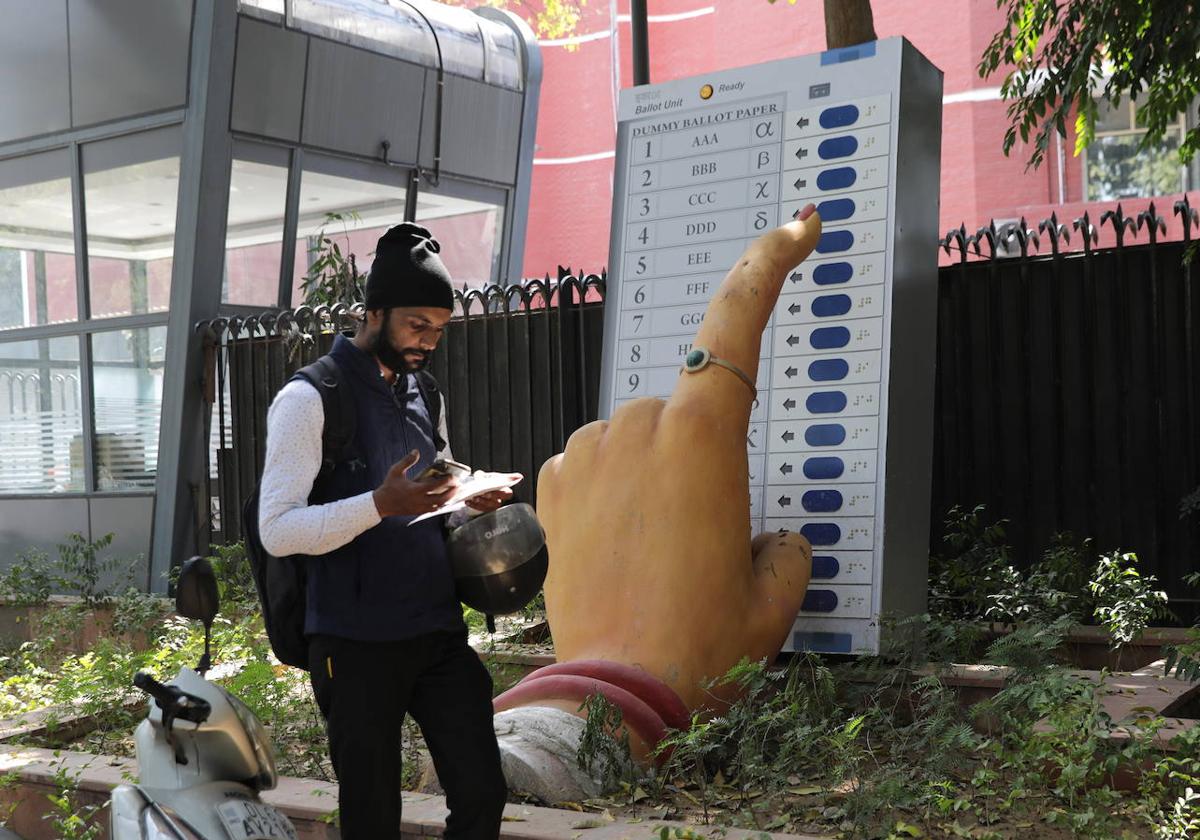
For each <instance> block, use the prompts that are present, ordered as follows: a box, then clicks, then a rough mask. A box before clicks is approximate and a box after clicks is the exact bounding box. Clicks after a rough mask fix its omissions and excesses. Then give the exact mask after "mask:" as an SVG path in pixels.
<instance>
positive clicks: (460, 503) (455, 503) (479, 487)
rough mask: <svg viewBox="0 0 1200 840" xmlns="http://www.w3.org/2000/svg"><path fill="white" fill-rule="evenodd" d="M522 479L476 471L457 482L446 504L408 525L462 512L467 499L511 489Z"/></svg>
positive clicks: (515, 474)
mask: <svg viewBox="0 0 1200 840" xmlns="http://www.w3.org/2000/svg"><path fill="white" fill-rule="evenodd" d="M524 477H525V476H523V475H521V473H495V472H484V471H483V470H476V471H475V472H473V473H471V475H470V476H468V477H467V478H464V479H460V480H459V482H458V487H457V488H455V490H454V493H452V494H451V496H450V498H449V499H447V500H446V504H444V505H442V506H441V507H440V508H437V509H436V510H431V511H429V513H423V514H421V515H420V516H415V517H413V519H412V520H411V521H410V522H409V523H408V524H409V525H413V524H415V523H417V522H423V521H425V520H426V519H429V518H430V517H434V516H442V515H444V514H447V513H454V512H455V511H456V510H462V509H463V508H465V507H466V506H467V501H468V500H469V499H473V498H475V497H476V496H481V495H483V494H484V493H492V492H494V491H496V490H503V489H505V488H507V487H512V486H513V485H515V484H518V483H520V481H521V479H523V478H524Z"/></svg>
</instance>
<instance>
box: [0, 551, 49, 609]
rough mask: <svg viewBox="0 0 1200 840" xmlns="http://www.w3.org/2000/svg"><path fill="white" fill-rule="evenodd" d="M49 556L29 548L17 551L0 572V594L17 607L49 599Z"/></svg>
mask: <svg viewBox="0 0 1200 840" xmlns="http://www.w3.org/2000/svg"><path fill="white" fill-rule="evenodd" d="M54 580H55V576H54V571H53V566H52V565H51V563H50V556H49V555H48V554H46V552H44V551H40V550H39V549H36V548H31V549H29V550H27V551H22V552H20V553H18V554H17V556H16V558H15V559H14V560H13V564H12V565H11V566H9V567H8V568H7V569H6V570H5V571H4V573H3V574H2V575H0V597H3V598H4V600H6V601H7V602H8V603H10V604H14V605H16V606H20V607H36V606H40V605H42V604H45V603H46V602H47V601H49V600H50V593H51V592H53V591H54Z"/></svg>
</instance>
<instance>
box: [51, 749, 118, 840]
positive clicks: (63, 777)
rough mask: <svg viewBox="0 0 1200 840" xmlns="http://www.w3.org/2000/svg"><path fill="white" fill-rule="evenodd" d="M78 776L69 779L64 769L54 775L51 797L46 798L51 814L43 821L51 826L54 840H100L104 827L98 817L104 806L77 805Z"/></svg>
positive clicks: (70, 776)
mask: <svg viewBox="0 0 1200 840" xmlns="http://www.w3.org/2000/svg"><path fill="white" fill-rule="evenodd" d="M78 782H79V774H75V775H74V776H72V775H71V774H70V772H68V771H67V769H66V768H65V767H63V766H60V767H59V768H58V769H57V770H56V771H55V773H54V788H55V791H54V793H48V794H46V799H47V800H49V802H50V810H49V811H48V812H47V813H46V814H45V819H46V820H48V821H49V822H50V824H51V825H52V826H54V832H55V833H54V836H55V837H56V838H59V840H95V838H99V837H103V836H104V834H105V832H104V824H103V821H102V820H100V819H99V818H98V817H97V814H98V812H99V811H100V810H101V809H103V808H105V807H106V806H107V804H108V803H107V802H105V803H103V804H101V805H84V804H81V803H80V802H79V790H78Z"/></svg>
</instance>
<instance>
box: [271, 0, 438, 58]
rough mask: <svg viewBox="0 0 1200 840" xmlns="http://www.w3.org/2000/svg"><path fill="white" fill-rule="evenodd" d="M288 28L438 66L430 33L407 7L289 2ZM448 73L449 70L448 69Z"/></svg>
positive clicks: (348, 0) (369, 1)
mask: <svg viewBox="0 0 1200 840" xmlns="http://www.w3.org/2000/svg"><path fill="white" fill-rule="evenodd" d="M288 16H289V17H288V25H289V26H294V27H296V28H297V29H299V30H301V31H303V32H310V33H312V34H314V35H320V36H323V37H325V38H330V39H331V40H334V41H340V42H341V43H343V44H350V45H352V46H355V47H362V48H364V49H368V50H377V51H379V52H382V53H386V54H387V55H394V56H396V57H397V58H402V59H405V60H406V61H411V62H413V63H415V64H419V65H421V66H423V67H436V66H437V60H438V59H437V56H438V53H437V45H436V44H434V42H433V32H431V31H430V29H429V26H428V25H426V23H425V21H424V20H423V19H422V18H421V16H420V14H418V13H417V12H416V11H415V10H414V9H413V8H412V7H411V6H409V5H408V4H407V3H392V4H391V5H390V6H389V5H388V4H387V3H385V2H381V1H380V0H292V2H291V4H290V8H289V10H288ZM447 69H450V68H449V66H447Z"/></svg>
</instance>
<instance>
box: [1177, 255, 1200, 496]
mask: <svg viewBox="0 0 1200 840" xmlns="http://www.w3.org/2000/svg"><path fill="white" fill-rule="evenodd" d="M1188 250H1189V252H1191V251H1194V248H1193V246H1189V248H1188ZM1197 513H1200V487H1197V488H1196V489H1195V490H1193V491H1192V492H1191V493H1188V494H1187V495H1186V496H1184V497H1183V498H1182V499H1180V500H1179V518H1180V519H1185V518H1186V517H1189V516H1194V515H1196V514H1197Z"/></svg>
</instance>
